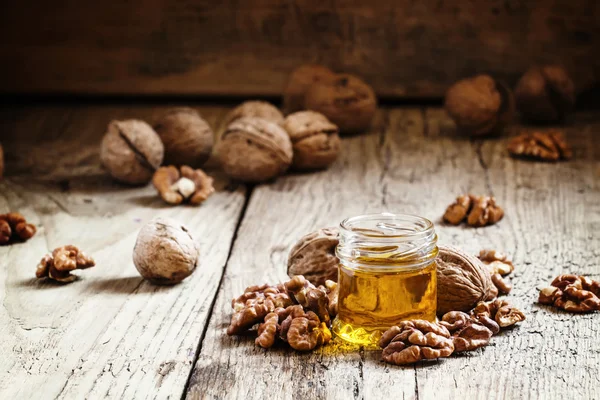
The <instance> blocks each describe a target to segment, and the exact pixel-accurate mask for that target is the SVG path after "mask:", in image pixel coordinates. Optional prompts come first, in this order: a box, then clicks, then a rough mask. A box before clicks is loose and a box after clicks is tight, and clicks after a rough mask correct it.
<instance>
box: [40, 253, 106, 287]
mask: <svg viewBox="0 0 600 400" xmlns="http://www.w3.org/2000/svg"><path fill="white" fill-rule="evenodd" d="M94 265H96V263H95V262H94V259H93V258H92V257H89V256H88V255H87V254H85V253H84V252H83V251H81V250H79V249H78V248H77V247H75V246H72V245H67V246H62V247H57V248H56V249H54V251H52V253H49V254H46V255H45V256H44V257H43V258H42V259H41V261H40V263H39V264H38V266H37V270H36V271H35V276H36V277H37V278H48V279H51V280H54V281H57V282H61V283H70V282H73V281H75V280H76V279H77V276H76V275H72V274H71V271H74V270H76V269H87V268H91V267H93V266H94Z"/></svg>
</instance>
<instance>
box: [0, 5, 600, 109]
mask: <svg viewBox="0 0 600 400" xmlns="http://www.w3.org/2000/svg"><path fill="white" fill-rule="evenodd" d="M0 37H1V38H2V40H1V41H0V92H2V93H36V94H57V93H77V94H96V95H97V94H112V95H122V94H127V95H137V94H147V95H165V94H167V95H227V96H278V95H279V94H280V93H281V90H282V87H283V85H284V83H285V80H286V77H287V75H288V73H289V72H290V71H291V70H292V69H293V68H295V67H296V66H298V65H300V64H302V63H306V62H318V63H322V64H325V65H327V66H329V67H331V68H333V69H334V70H338V71H348V72H353V73H356V74H358V75H360V76H363V77H364V78H365V79H366V81H368V82H369V83H371V84H372V85H373V86H374V87H375V89H376V91H377V93H378V94H379V95H380V96H382V97H387V98H403V97H410V98H425V97H441V96H443V94H444V92H445V90H446V88H447V87H448V85H450V84H451V83H452V82H454V81H456V80H457V79H459V78H462V77H465V76H470V75H473V74H476V73H483V72H486V73H492V74H494V75H495V76H497V77H498V78H500V79H503V80H505V81H506V82H508V83H510V84H514V83H515V82H516V80H517V79H518V77H519V75H520V74H522V73H523V71H524V70H525V69H526V68H528V66H530V65H531V64H533V63H547V62H553V63H561V64H564V65H565V66H566V67H568V68H569V69H570V70H571V72H572V74H573V76H574V77H575V78H576V84H577V87H578V88H579V89H585V88H587V87H589V86H590V85H593V84H594V83H598V82H599V81H600V57H599V52H598V49H600V5H599V4H598V2H597V1H596V0H531V1H525V0H492V1H475V0H461V1H442V0H421V1H413V0H397V1H388V0H371V1H362V0H328V1H322V0H285V1H281V0H250V1H238V0H225V1H218V2H217V1H204V0H178V1H170V0H129V1H119V0H107V1H102V2H88V1H79V0H59V1H52V2H44V1H35V0H18V1H17V0H7V1H4V2H2V5H0Z"/></svg>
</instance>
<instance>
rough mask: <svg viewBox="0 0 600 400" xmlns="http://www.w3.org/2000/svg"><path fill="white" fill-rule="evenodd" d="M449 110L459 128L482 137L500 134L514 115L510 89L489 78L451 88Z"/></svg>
mask: <svg viewBox="0 0 600 400" xmlns="http://www.w3.org/2000/svg"><path fill="white" fill-rule="evenodd" d="M445 107H446V111H447V112H448V114H449V115H450V117H451V118H452V119H453V120H454V122H455V123H456V126H457V127H458V129H459V130H460V131H462V132H464V133H466V134H468V135H472V136H481V135H486V134H489V133H495V132H498V131H500V130H501V129H502V128H503V127H504V126H505V125H506V124H507V123H508V122H510V120H511V118H512V116H513V113H514V99H513V96H512V93H511V91H510V89H508V88H507V87H506V86H504V85H503V84H501V83H500V82H498V81H496V80H494V79H493V78H492V77H491V76H488V75H477V76H475V77H472V78H467V79H463V80H461V81H458V82H456V83H455V84H454V85H452V86H451V87H450V89H448V92H447V93H446V100H445Z"/></svg>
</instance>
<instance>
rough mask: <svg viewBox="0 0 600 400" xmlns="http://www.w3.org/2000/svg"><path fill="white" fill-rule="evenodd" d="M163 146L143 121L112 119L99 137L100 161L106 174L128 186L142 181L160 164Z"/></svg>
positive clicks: (143, 182)
mask: <svg viewBox="0 0 600 400" xmlns="http://www.w3.org/2000/svg"><path fill="white" fill-rule="evenodd" d="M163 156H164V146H163V143H162V141H161V140H160V137H159V136H158V134H157V133H156V132H155V131H154V129H152V127H151V126H150V125H148V124H147V123H146V122H144V121H139V120H134V119H131V120H127V121H112V122H111V123H110V124H109V125H108V131H107V132H106V134H105V135H104V138H103V139H102V145H101V148H100V161H101V162H102V165H103V166H104V168H106V170H107V171H108V172H109V173H110V175H111V176H112V177H113V178H114V179H116V180H118V181H120V182H123V183H127V184H130V185H142V184H146V183H148V182H149V181H150V179H152V175H153V174H154V171H156V169H157V168H158V167H160V165H161V164H162V161H163Z"/></svg>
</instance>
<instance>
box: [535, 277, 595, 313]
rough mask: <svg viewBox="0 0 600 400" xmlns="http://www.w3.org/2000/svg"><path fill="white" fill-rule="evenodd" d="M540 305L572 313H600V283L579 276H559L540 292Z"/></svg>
mask: <svg viewBox="0 0 600 400" xmlns="http://www.w3.org/2000/svg"><path fill="white" fill-rule="evenodd" d="M538 302H539V303H540V304H547V305H551V306H554V307H556V308H560V309H563V310H565V311H567V312H572V313H585V312H592V311H600V281H595V280H592V279H590V278H587V277H585V276H579V275H572V274H567V275H559V276H557V277H556V278H554V280H553V281H552V283H551V286H550V287H547V288H544V289H542V290H541V291H540V295H539V298H538Z"/></svg>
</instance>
